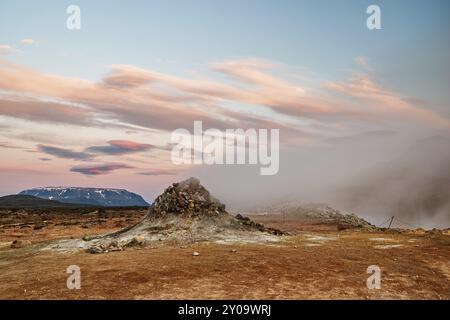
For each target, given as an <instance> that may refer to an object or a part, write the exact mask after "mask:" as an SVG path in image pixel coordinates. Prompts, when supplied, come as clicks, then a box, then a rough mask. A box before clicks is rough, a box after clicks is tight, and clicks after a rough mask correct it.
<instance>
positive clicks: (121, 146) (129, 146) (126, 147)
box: [86, 140, 155, 155]
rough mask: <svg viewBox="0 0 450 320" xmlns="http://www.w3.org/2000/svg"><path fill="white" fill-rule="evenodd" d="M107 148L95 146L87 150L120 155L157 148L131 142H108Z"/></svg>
mask: <svg viewBox="0 0 450 320" xmlns="http://www.w3.org/2000/svg"><path fill="white" fill-rule="evenodd" d="M108 144H109V145H107V146H93V147H89V148H86V151H87V152H91V153H101V154H107V155H119V154H127V153H135V152H141V151H147V150H150V149H152V148H154V147H155V146H153V145H151V144H144V143H138V142H134V141H129V140H111V141H108Z"/></svg>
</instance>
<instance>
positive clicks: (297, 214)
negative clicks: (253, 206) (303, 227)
mask: <svg viewBox="0 0 450 320" xmlns="http://www.w3.org/2000/svg"><path fill="white" fill-rule="evenodd" d="M255 211H256V213H259V214H278V215H280V216H282V217H283V218H289V219H293V220H302V221H303V220H304V221H318V222H321V223H330V224H336V225H338V226H340V228H342V229H346V228H373V227H374V226H373V225H372V224H370V223H369V222H367V221H366V220H364V219H363V218H360V217H358V216H357V215H355V214H353V213H347V212H344V211H341V210H338V209H335V208H332V207H330V206H328V205H326V204H311V203H310V204H299V203H297V202H285V203H281V204H278V205H273V206H270V207H266V208H263V209H257V210H255Z"/></svg>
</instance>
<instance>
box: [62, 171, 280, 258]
mask: <svg viewBox="0 0 450 320" xmlns="http://www.w3.org/2000/svg"><path fill="white" fill-rule="evenodd" d="M282 234H283V233H282V232H281V231H279V230H276V229H272V228H266V227H264V226H263V225H262V224H259V223H256V222H254V221H251V220H250V219H249V218H246V217H243V216H241V215H237V216H232V215H231V214H229V213H228V212H227V211H226V210H225V205H224V204H222V203H221V202H220V201H219V200H217V199H216V198H214V197H213V196H211V194H210V193H209V191H208V190H206V189H205V187H203V186H202V185H201V184H200V181H199V180H197V179H195V178H189V179H187V180H184V181H181V182H179V183H173V184H172V185H171V186H169V187H168V188H167V189H166V190H164V192H163V193H162V194H161V195H159V196H158V197H157V198H156V200H155V201H154V202H153V204H152V205H151V206H150V208H149V210H148V213H147V215H146V216H145V217H144V219H143V220H142V221H141V222H139V223H138V224H136V225H134V226H132V227H129V228H125V229H122V230H120V231H118V232H115V233H111V234H106V235H103V236H96V237H85V238H83V240H82V241H81V240H77V241H67V242H66V243H62V244H61V243H60V244H58V246H59V247H58V248H63V249H64V248H65V247H67V246H75V247H77V248H84V249H86V250H87V251H88V252H91V253H102V252H108V251H119V250H123V249H124V248H127V247H133V246H143V245H158V244H163V243H166V244H167V243H172V244H189V243H195V242H201V241H214V242H219V243H227V242H231V243H232V242H243V243H260V242H275V241H278V240H279V236H280V235H282Z"/></svg>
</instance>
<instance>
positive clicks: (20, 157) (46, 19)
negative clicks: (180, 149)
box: [0, 0, 450, 220]
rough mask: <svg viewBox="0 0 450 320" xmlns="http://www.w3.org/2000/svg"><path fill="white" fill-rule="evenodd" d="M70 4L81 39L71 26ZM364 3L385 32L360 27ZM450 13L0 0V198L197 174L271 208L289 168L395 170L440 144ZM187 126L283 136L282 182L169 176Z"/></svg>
mask: <svg viewBox="0 0 450 320" xmlns="http://www.w3.org/2000/svg"><path fill="white" fill-rule="evenodd" d="M72 4H76V5H78V6H79V7H80V9H81V29H80V30H69V29H68V28H67V27H66V20H67V18H68V17H69V14H67V13H66V9H67V7H68V6H69V5H72ZM371 4H376V5H378V6H379V7H380V9H381V25H382V28H381V30H369V29H368V28H367V26H366V19H367V18H368V16H369V15H368V14H367V13H366V9H367V7H368V6H369V5H371ZM449 13H450V2H448V1H446V0H442V1H439V0H433V1H419V0H409V1H406V0H397V1H375V0H371V1H365V0H348V1H345V2H344V1H332V0H328V1H325V0H319V1H300V0H295V1H289V0H285V1H269V0H259V1H256V0H246V1H234V0H231V1H212V0H210V1H200V0H183V1H181V0H179V1H175V0H170V1H126V2H125V1H104V0H99V1H77V2H72V1H33V2H30V1H20V0H19V1H0V153H1V163H0V181H1V182H0V194H1V195H6V194H12V193H16V192H19V191H21V190H23V189H26V188H31V187H39V186H55V185H58V186H59V185H77V186H97V187H117V188H126V189H128V190H130V191H134V192H137V193H139V194H141V195H142V196H143V197H144V198H145V199H147V200H149V201H151V200H152V199H153V198H154V197H155V196H156V195H157V194H159V193H160V192H161V191H162V189H163V188H164V187H166V186H167V185H168V184H169V183H171V182H173V181H175V180H178V179H180V178H182V177H184V176H189V175H194V174H195V175H198V176H202V177H203V179H204V180H205V183H206V184H208V185H209V186H210V187H211V188H212V189H213V190H215V191H216V192H217V193H219V195H220V196H223V197H224V198H226V199H229V201H230V203H232V204H233V203H236V204H238V203H239V202H240V201H238V200H239V199H238V198H239V196H243V194H245V193H243V190H239V188H227V186H228V184H225V186H226V187H223V186H224V184H221V185H222V187H219V184H220V183H218V180H220V179H224V178H227V179H232V181H230V182H229V183H230V184H232V183H237V182H236V181H238V179H239V177H242V176H243V173H242V170H244V171H245V172H246V173H248V174H249V176H248V177H247V181H258V183H257V185H258V186H259V187H261V188H265V189H264V190H266V191H264V190H260V189H259V188H257V187H255V185H253V184H249V185H247V189H246V190H250V189H251V190H253V191H255V190H258V193H259V194H260V195H261V196H260V198H261V197H264V198H267V196H266V194H267V193H268V194H273V192H272V191H271V185H272V184H273V179H278V182H277V184H280V185H283V184H288V185H289V186H290V188H289V189H293V188H294V187H293V186H291V184H290V183H288V181H289V180H290V179H292V178H293V176H292V172H293V171H294V172H298V175H296V176H295V177H296V180H298V181H306V176H312V173H311V172H315V171H314V170H318V172H323V168H324V166H325V167H327V168H331V167H332V168H334V169H333V170H334V171H333V172H332V173H330V174H328V176H332V177H333V179H331V180H332V181H335V180H336V179H334V177H335V176H336V175H339V174H341V175H344V176H346V177H347V178H348V177H349V176H351V174H350V171H352V172H353V170H351V169H352V168H358V169H359V170H370V168H372V167H375V166H378V165H379V164H380V163H386V162H389V161H395V159H399V158H400V159H402V153H408V152H409V150H410V148H411V146H414V145H415V144H416V143H418V141H419V142H420V141H423V139H427V138H428V137H436V136H439V137H444V138H448V137H449V128H450V106H449V102H450V92H449V90H448V88H449V87H450V63H449V61H450V59H449V57H450V40H449V37H448V34H449V31H450V19H449ZM195 120H202V121H203V123H204V126H205V127H208V128H218V129H220V130H224V129H226V128H244V129H247V128H279V129H280V137H281V138H280V139H281V141H280V142H281V149H282V151H281V156H282V157H281V159H280V161H281V163H280V171H281V174H280V175H279V176H278V177H268V178H266V179H265V180H261V179H263V178H261V177H257V176H255V173H254V170H253V169H254V168H249V169H248V170H247V167H246V166H244V167H243V168H235V167H233V168H231V169H230V170H231V171H227V170H228V169H229V168H226V166H224V167H223V168H217V166H212V167H205V166H177V165H174V164H173V163H172V161H171V159H170V134H171V132H172V131H173V130H175V129H177V128H186V129H188V130H192V128H193V121H195ZM343 141H347V143H348V141H350V145H348V144H347V146H346V147H345V146H343V145H342V143H343ZM444 141H446V140H444ZM372 143H373V144H372ZM359 147H362V148H367V149H368V150H360V149H358V148H359ZM344 150H346V152H344ZM343 153H344V154H345V155H346V156H341V155H342V154H343ZM355 154H356V155H357V156H355ZM312 155H314V156H312ZM324 155H326V158H327V159H331V160H332V164H331V165H330V164H329V163H322V162H320V161H317V159H322V158H323V157H324ZM442 156H443V157H444V156H446V155H442ZM283 157H284V160H283ZM303 157H306V158H308V161H307V160H305V159H304V158H303ZM350 157H351V159H355V157H356V158H358V159H361V160H360V161H358V162H354V161H350V160H349V159H348V158H350ZM298 159H301V160H298ZM339 159H340V160H339ZM283 161H284V162H283ZM298 161H303V162H301V163H300V164H299V163H298ZM283 163H284V164H283ZM315 163H322V167H318V168H317V169H313V168H312V164H315ZM336 163H343V164H347V167H346V168H345V169H344V168H343V167H335V165H336ZM349 163H351V164H352V165H351V167H348V164H349ZM296 164H297V165H298V166H301V167H302V170H298V169H296V168H295V165H296ZM416 165H422V164H416ZM283 166H284V169H283ZM224 170H225V171H226V173H225V172H223V171H224ZM283 170H284V171H283ZM283 172H289V173H290V174H288V175H284V174H283ZM300 172H301V173H300ZM430 175H432V173H430ZM432 176H433V175H432ZM430 179H431V178H430ZM315 180H318V181H321V183H320V185H326V186H327V187H328V186H330V184H331V182H330V181H329V180H326V181H325V180H322V179H315ZM430 181H434V180H430ZM243 185H245V184H243ZM317 188H319V187H317ZM230 189H232V190H230ZM277 189H279V190H284V188H282V187H281V186H279V187H277ZM294 189H295V188H294ZM233 190H239V194H237V191H235V192H233ZM320 190H323V189H321V188H319V191H320ZM319 191H318V192H319ZM323 192H325V191H323ZM254 193H255V192H250V193H249V194H248V196H249V197H250V195H251V194H254ZM284 193H287V192H284ZM290 193H292V192H290ZM331 193H333V194H336V192H331ZM263 195H264V196H263ZM319 195H322V194H321V193H320V192H319ZM278 196H280V197H281V196H282V194H281V193H280V194H279V195H278ZM298 196H300V195H298ZM399 197H401V195H400V193H399ZM260 198H256V199H255V202H260V200H261V199H260ZM301 198H302V200H305V201H307V200H309V199H310V198H311V199H312V198H317V194H316V195H315V196H309V195H308V196H307V195H306V194H302V195H301ZM327 200H328V198H327ZM331 200H332V199H331V198H330V201H331ZM392 201H394V202H395V201H397V200H395V199H394V200H392ZM339 202H340V201H336V203H339ZM344 206H345V205H344ZM449 208H450V207H449ZM357 209H358V208H357ZM364 210H365V209H364ZM446 210H447V208H446V209H445V210H444V213H439V214H440V215H442V214H444V215H448V216H449V215H450V212H448V211H446ZM449 210H450V209H449ZM369 211H370V210H369ZM385 214H387V213H385ZM441 220H442V219H441ZM444 220H445V219H444Z"/></svg>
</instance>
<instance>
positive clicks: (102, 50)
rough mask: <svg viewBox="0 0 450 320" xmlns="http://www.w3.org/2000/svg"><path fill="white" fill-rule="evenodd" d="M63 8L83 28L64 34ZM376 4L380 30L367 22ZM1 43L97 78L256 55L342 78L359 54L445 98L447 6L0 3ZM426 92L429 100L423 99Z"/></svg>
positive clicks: (398, 81)
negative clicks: (125, 67) (75, 14)
mask: <svg viewBox="0 0 450 320" xmlns="http://www.w3.org/2000/svg"><path fill="white" fill-rule="evenodd" d="M69 4H77V5H79V6H80V7H81V10H82V29H81V30H80V31H75V32H74V31H68V30H67V29H66V28H65V20H66V17H67V15H66V14H65V9H66V7H67V6H68V5H69ZM370 4H378V5H379V6H380V7H381V12H382V27H383V30H379V31H369V30H367V28H366V26H365V20H366V17H367V14H366V12H365V10H366V8H367V6H368V5H370ZM0 9H1V10H0V39H1V42H2V43H10V44H15V43H17V42H18V41H19V40H20V39H22V38H32V39H37V40H38V41H39V43H40V45H39V46H38V47H35V48H33V50H28V51H27V52H25V53H22V54H20V55H16V56H15V57H13V60H15V61H17V62H22V63H26V64H27V65H29V66H31V67H34V68H38V69H43V70H46V71H47V72H54V73H59V74H63V75H68V76H80V77H84V78H88V79H92V80H95V79H98V78H100V77H101V75H102V74H103V73H104V72H105V71H106V69H105V66H106V65H108V64H115V63H127V64H133V65H136V66H139V67H142V68H152V69H157V70H160V71H163V72H171V73H177V74H180V75H181V74H189V72H190V71H191V70H192V69H193V66H194V67H195V66H197V68H199V67H201V66H202V65H203V64H205V63H208V62H211V61H221V60H224V59H230V58H241V57H255V56H256V57H260V58H265V59H269V60H274V61H280V62H283V63H286V64H289V65H295V66H300V67H303V68H308V69H310V70H313V71H314V72H315V73H317V74H320V75H321V76H323V77H324V78H328V79H334V78H338V77H340V76H341V75H342V74H343V73H345V72H346V70H348V69H350V68H351V67H352V66H353V64H354V59H355V57H356V56H364V57H366V58H367V60H368V61H370V63H371V65H372V66H373V67H374V68H375V69H376V70H377V72H378V74H379V76H380V77H381V78H382V80H383V81H385V82H386V83H387V84H389V85H391V86H393V87H395V88H397V89H398V90H400V91H403V92H407V91H412V92H416V93H417V92H418V93H421V94H422V96H424V95H425V96H427V98H430V97H433V99H435V100H436V103H437V104H443V103H444V102H445V101H448V98H449V96H448V92H447V91H448V90H446V87H447V84H448V81H449V72H450V67H449V62H448V61H449V55H450V44H449V42H450V41H449V40H448V38H449V37H448V32H449V30H450V22H449V17H448V12H450V3H449V1H445V0H442V1H437V0H434V1H418V0H413V1H399V0H397V1H373V0H371V1H363V0H348V1H332V0H328V1H323V0H319V1H299V0H293V1H288V0H285V1H271V0H263V1H257V0H255V1H253V0H246V1H213V0H210V1H201V0H179V1H126V2H125V1H77V2H73V1H32V2H30V1H8V2H6V1H2V3H1V4H0ZM428 96H429V97H428Z"/></svg>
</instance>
